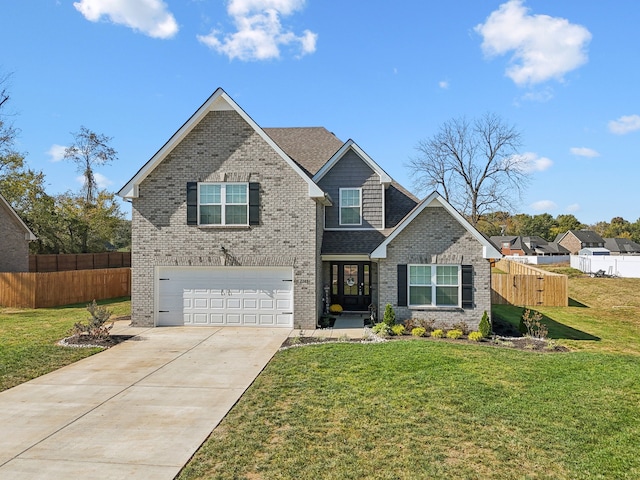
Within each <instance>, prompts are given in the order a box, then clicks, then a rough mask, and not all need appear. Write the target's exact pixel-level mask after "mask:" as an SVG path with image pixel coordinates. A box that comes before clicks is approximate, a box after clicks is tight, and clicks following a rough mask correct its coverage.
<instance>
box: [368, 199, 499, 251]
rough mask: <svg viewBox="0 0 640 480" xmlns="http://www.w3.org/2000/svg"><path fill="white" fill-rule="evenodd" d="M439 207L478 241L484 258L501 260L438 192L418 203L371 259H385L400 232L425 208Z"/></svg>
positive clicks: (484, 239) (483, 237)
mask: <svg viewBox="0 0 640 480" xmlns="http://www.w3.org/2000/svg"><path fill="white" fill-rule="evenodd" d="M433 206H440V207H444V209H445V210H447V212H449V213H450V214H451V216H452V217H453V218H455V219H456V220H457V221H458V223H460V225H462V227H464V229H465V230H467V231H468V232H469V233H470V234H471V235H473V237H474V238H475V239H476V240H478V242H479V243H480V244H481V245H482V256H483V257H484V258H502V254H501V253H500V252H499V251H498V250H497V249H496V247H495V245H493V243H491V241H490V240H489V239H487V238H486V237H485V236H484V235H482V234H481V233H480V232H479V231H478V230H477V229H476V228H474V227H473V226H472V225H471V224H470V223H469V222H468V221H467V219H466V218H464V217H463V216H462V215H460V213H459V212H458V211H457V210H456V209H455V208H453V207H452V206H451V204H449V202H447V201H446V200H445V199H444V198H443V197H442V196H441V195H440V194H439V193H438V192H433V193H432V194H431V195H429V196H428V197H426V198H425V199H424V200H422V202H420V203H419V204H418V205H417V206H416V208H414V209H413V210H412V211H411V212H410V213H409V214H408V215H407V216H406V217H405V218H404V219H403V220H402V221H401V222H400V223H399V224H398V226H397V227H396V228H395V229H394V230H393V232H391V234H390V235H389V236H388V237H387V238H386V239H385V240H384V241H383V242H382V243H381V244H380V245H379V246H378V248H376V249H375V250H374V251H373V252H372V253H371V258H387V245H389V243H391V242H392V241H393V239H394V238H396V237H397V236H398V235H399V234H400V232H402V231H403V230H404V229H405V228H406V227H407V226H408V225H409V224H410V223H411V222H412V221H413V220H414V219H415V218H416V217H417V216H418V215H419V214H420V213H421V212H422V211H423V210H424V209H425V208H427V207H433Z"/></svg>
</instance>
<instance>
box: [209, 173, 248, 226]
mask: <svg viewBox="0 0 640 480" xmlns="http://www.w3.org/2000/svg"><path fill="white" fill-rule="evenodd" d="M247 192H248V184H247V183H201V184H198V223H199V224H200V225H248V224H249V214H248V211H249V202H248V197H249V196H248V193H247Z"/></svg>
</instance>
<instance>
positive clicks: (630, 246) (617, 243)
mask: <svg viewBox="0 0 640 480" xmlns="http://www.w3.org/2000/svg"><path fill="white" fill-rule="evenodd" d="M604 248H606V249H607V250H609V251H610V252H611V255H640V244H637V243H636V242H634V241H633V240H630V239H628V238H605V239H604Z"/></svg>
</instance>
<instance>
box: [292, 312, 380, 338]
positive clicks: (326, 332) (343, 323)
mask: <svg viewBox="0 0 640 480" xmlns="http://www.w3.org/2000/svg"><path fill="white" fill-rule="evenodd" d="M367 317H368V314H367V313H351V312H347V313H343V314H342V315H340V316H338V317H337V318H336V323H335V324H334V325H333V327H330V328H318V329H316V330H302V331H300V330H293V331H292V332H291V334H290V335H289V336H290V337H297V336H299V335H300V333H302V335H303V336H305V337H321V338H331V339H336V340H338V339H342V338H349V339H352V340H353V339H365V338H368V337H369V332H368V331H367V330H366V329H365V328H364V322H365V318H367Z"/></svg>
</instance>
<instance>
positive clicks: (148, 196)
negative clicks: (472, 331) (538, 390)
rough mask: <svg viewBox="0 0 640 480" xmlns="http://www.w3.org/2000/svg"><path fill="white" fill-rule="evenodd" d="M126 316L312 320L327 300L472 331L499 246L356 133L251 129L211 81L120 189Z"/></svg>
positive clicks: (157, 322) (168, 320)
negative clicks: (127, 250)
mask: <svg viewBox="0 0 640 480" xmlns="http://www.w3.org/2000/svg"><path fill="white" fill-rule="evenodd" d="M119 195H120V196H122V197H123V198H124V199H126V200H128V201H131V203H132V322H133V323H134V324H135V325H140V326H162V325H244V326H282V327H288V328H292V327H297V328H304V329H314V328H316V325H317V322H318V318H319V316H320V315H321V314H322V313H323V312H325V311H326V309H327V308H328V306H329V305H330V304H333V303H338V304H340V305H341V306H342V307H343V308H344V309H345V310H350V311H360V312H367V311H368V310H369V308H370V306H373V308H374V309H375V310H377V312H381V311H382V310H384V307H385V305H386V304H387V303H391V304H392V305H393V307H394V309H395V311H396V317H397V319H398V320H399V321H402V320H404V319H406V318H410V317H415V318H433V319H436V320H438V321H441V322H443V323H444V322H449V323H456V322H460V321H464V322H466V323H467V324H468V325H469V326H470V327H474V326H476V327H477V325H478V322H479V320H480V318H481V317H482V314H483V312H484V311H487V312H490V311H491V310H490V309H491V303H490V302H491V292H490V288H491V286H490V282H491V270H490V264H489V261H488V259H489V258H497V257H500V256H501V255H500V253H499V252H498V251H496V249H495V247H494V246H493V245H492V244H491V242H490V241H489V240H487V239H485V237H483V236H482V235H481V234H480V233H479V232H478V231H477V230H476V229H475V228H473V227H472V226H471V225H470V224H469V223H468V222H467V221H466V220H465V219H464V218H463V217H462V216H461V215H460V214H459V213H458V212H457V211H456V210H455V209H454V208H453V207H451V205H449V204H448V203H447V202H446V201H445V200H444V199H443V197H442V196H440V195H439V194H438V193H432V194H431V195H429V196H428V197H427V198H425V199H423V200H422V201H418V200H417V199H416V198H414V197H413V195H411V194H410V193H409V192H407V191H406V190H405V189H404V188H403V187H402V186H400V185H399V184H398V183H396V182H395V181H394V180H393V179H392V178H391V177H390V176H389V175H388V174H387V173H386V172H385V171H384V170H383V169H382V168H381V167H380V166H379V165H378V164H377V163H376V162H374V161H373V159H372V158H371V157H369V155H367V154H366V152H365V151H364V150H362V149H361V148H360V147H359V146H358V145H357V144H356V143H355V142H354V141H352V140H349V141H347V142H345V143H343V142H342V141H340V140H338V139H337V138H336V137H335V135H333V134H332V133H331V132H329V131H327V130H326V129H324V128H321V127H313V128H261V127H260V126H259V125H258V124H257V123H256V122H255V121H254V120H253V119H252V118H251V117H250V116H249V115H247V113H246V112H244V110H242V109H241V108H240V106H238V105H237V104H236V102H235V101H234V100H233V99H231V97H229V95H227V93H225V92H224V91H223V90H222V89H218V90H216V91H215V92H214V94H213V95H212V96H211V97H209V99H208V100H207V101H206V102H205V103H204V104H203V105H202V106H201V107H200V108H199V109H198V110H197V111H196V112H195V113H194V114H193V115H192V116H191V118H189V119H188V120H187V122H186V123H185V124H184V125H183V126H182V127H181V128H180V129H179V130H178V131H177V132H176V133H175V134H174V135H173V136H172V137H171V138H170V139H169V140H168V142H167V143H165V144H164V146H162V148H161V149H160V150H159V151H158V152H157V153H156V154H155V155H154V156H153V157H152V158H151V159H150V160H149V161H148V162H147V163H146V164H145V165H143V166H142V168H141V169H140V170H139V171H138V172H137V173H136V174H135V175H134V177H133V178H132V179H131V180H130V181H129V182H128V183H127V184H126V185H125V186H124V187H123V188H122V189H121V190H120V192H119Z"/></svg>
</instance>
